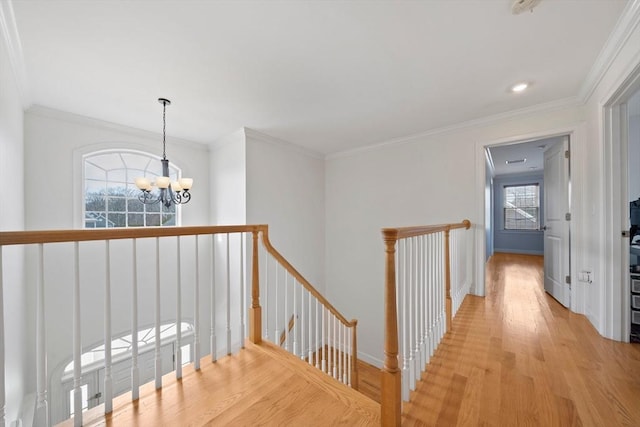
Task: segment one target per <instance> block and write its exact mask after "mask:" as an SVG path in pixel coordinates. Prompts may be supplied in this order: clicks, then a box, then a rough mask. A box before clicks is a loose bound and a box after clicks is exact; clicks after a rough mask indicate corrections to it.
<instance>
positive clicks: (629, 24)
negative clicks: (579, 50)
mask: <svg viewBox="0 0 640 427" xmlns="http://www.w3.org/2000/svg"><path fill="white" fill-rule="evenodd" d="M639 23H640V0H632V1H631V2H630V3H629V4H627V6H626V7H625V10H624V11H623V12H622V15H620V18H619V19H618V22H617V23H616V25H615V27H614V29H613V31H612V32H611V34H610V35H609V38H608V39H607V41H606V43H605V44H604V47H603V48H602V50H601V51H600V53H599V54H598V57H597V58H596V61H595V62H594V63H593V66H592V67H591V69H590V70H589V74H587V77H586V78H585V79H584V81H583V83H582V86H581V87H580V91H579V92H578V99H579V100H580V101H581V102H582V103H586V102H587V101H588V100H589V98H590V97H591V95H593V92H594V91H595V90H596V87H598V84H599V83H600V81H601V80H602V78H603V77H604V75H605V73H606V72H607V71H608V70H609V67H611V64H612V63H613V61H614V59H615V58H616V57H617V56H618V54H619V53H620V51H621V50H622V48H623V47H624V45H625V43H626V42H627V40H628V39H629V37H630V36H631V34H632V33H633V31H634V30H635V28H636V27H637V26H638V24H639Z"/></svg>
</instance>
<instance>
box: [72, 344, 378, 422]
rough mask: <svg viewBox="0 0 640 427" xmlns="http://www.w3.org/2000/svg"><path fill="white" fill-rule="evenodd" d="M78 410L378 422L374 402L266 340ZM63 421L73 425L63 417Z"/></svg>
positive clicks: (203, 418)
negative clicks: (107, 405)
mask: <svg viewBox="0 0 640 427" xmlns="http://www.w3.org/2000/svg"><path fill="white" fill-rule="evenodd" d="M103 413H104V408H103V406H102V405H100V406H98V407H96V408H94V409H91V410H90V411H87V412H85V414H84V425H85V426H98V425H106V426H118V427H120V426H154V427H156V426H260V425H264V426H314V425H347V426H379V425H380V406H379V405H378V404H377V403H376V402H374V401H373V400H371V399H369V398H367V397H366V396H364V395H362V394H361V393H358V392H357V391H355V390H353V389H351V388H350V387H347V386H345V385H343V384H341V383H339V382H337V381H335V380H333V379H330V378H329V376H327V375H326V374H323V373H321V372H320V371H319V370H317V369H316V368H313V367H311V366H309V365H308V364H307V363H304V362H302V361H301V360H300V359H299V358H297V357H294V356H292V355H290V354H289V353H287V352H285V351H284V350H282V349H279V348H277V347H275V346H274V345H272V344H269V343H263V344H261V345H253V344H251V343H250V342H248V343H247V347H246V349H244V350H241V351H240V353H238V354H236V355H233V356H228V357H225V358H222V359H220V360H218V361H217V362H216V363H211V362H210V359H203V360H202V367H201V370H200V371H199V372H194V371H193V369H192V368H190V367H185V371H184V373H183V379H182V380H181V381H176V380H175V374H168V375H165V376H164V377H163V388H162V390H160V391H156V390H155V389H154V384H153V383H149V384H146V385H144V386H143V387H141V389H140V399H139V400H138V401H137V402H134V403H131V394H130V393H127V394H124V395H122V396H119V397H117V398H116V399H114V411H113V413H112V414H111V415H109V416H106V417H105V416H104V415H103ZM62 425H68V426H71V425H73V421H72V420H68V421H66V422H65V423H63V424H62Z"/></svg>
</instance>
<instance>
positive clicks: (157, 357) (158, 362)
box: [155, 237, 162, 390]
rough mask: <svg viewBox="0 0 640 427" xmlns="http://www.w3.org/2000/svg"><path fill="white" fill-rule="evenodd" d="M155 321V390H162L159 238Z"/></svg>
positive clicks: (157, 239)
mask: <svg viewBox="0 0 640 427" xmlns="http://www.w3.org/2000/svg"><path fill="white" fill-rule="evenodd" d="M155 314H156V319H155V330H156V339H155V378H156V390H157V389H160V388H162V355H161V353H160V319H161V318H160V238H159V237H156V313H155Z"/></svg>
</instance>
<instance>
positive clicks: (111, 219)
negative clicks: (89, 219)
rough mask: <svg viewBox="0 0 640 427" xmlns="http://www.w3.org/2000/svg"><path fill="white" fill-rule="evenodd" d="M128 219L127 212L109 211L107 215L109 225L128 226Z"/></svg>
mask: <svg viewBox="0 0 640 427" xmlns="http://www.w3.org/2000/svg"><path fill="white" fill-rule="evenodd" d="M126 219H127V218H126V214H123V213H111V212H109V213H108V215H107V220H108V221H107V227H126V226H127V224H126V223H125V221H126Z"/></svg>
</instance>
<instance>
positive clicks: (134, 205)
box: [127, 198, 144, 212]
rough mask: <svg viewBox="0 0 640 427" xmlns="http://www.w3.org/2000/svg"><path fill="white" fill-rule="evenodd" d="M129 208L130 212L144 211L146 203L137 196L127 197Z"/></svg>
mask: <svg viewBox="0 0 640 427" xmlns="http://www.w3.org/2000/svg"><path fill="white" fill-rule="evenodd" d="M127 209H128V210H129V212H144V205H143V204H142V202H141V201H140V200H138V199H137V198H135V199H127Z"/></svg>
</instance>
